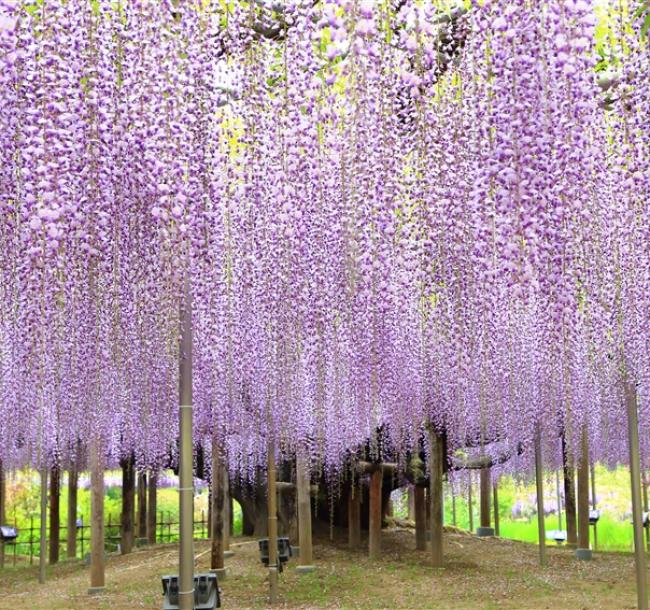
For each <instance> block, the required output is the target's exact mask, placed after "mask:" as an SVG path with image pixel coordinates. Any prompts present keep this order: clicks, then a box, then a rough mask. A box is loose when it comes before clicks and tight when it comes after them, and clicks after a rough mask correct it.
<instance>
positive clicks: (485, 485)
mask: <svg viewBox="0 0 650 610" xmlns="http://www.w3.org/2000/svg"><path fill="white" fill-rule="evenodd" d="M479 480H480V489H481V497H480V501H481V526H480V527H479V528H478V529H477V530H476V534H477V535H478V536H481V537H484V536H494V529H493V528H492V525H491V522H490V488H491V487H492V473H491V469H490V468H481V471H480V479H479Z"/></svg>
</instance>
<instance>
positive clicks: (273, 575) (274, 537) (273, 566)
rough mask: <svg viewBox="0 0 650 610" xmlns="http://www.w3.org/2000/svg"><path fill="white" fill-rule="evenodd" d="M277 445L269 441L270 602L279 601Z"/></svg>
mask: <svg viewBox="0 0 650 610" xmlns="http://www.w3.org/2000/svg"><path fill="white" fill-rule="evenodd" d="M276 476H277V475H276V469H275V443H274V441H273V440H272V439H269V443H268V451H267V492H268V496H267V502H268V513H269V515H268V528H269V601H270V602H271V603H272V604H275V603H276V602H277V600H278V496H277V490H276V485H275V484H276Z"/></svg>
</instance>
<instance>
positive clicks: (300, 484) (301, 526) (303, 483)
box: [296, 448, 313, 566]
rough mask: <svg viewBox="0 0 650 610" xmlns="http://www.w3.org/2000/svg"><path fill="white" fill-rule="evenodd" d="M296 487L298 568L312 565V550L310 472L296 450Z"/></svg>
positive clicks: (299, 451) (302, 455)
mask: <svg viewBox="0 0 650 610" xmlns="http://www.w3.org/2000/svg"><path fill="white" fill-rule="evenodd" d="M296 486H297V488H298V490H297V491H298V544H299V546H300V555H299V557H298V564H299V565H300V566H311V565H312V564H313V548H312V538H311V534H312V533H311V489H310V471H309V465H308V462H307V456H306V455H305V454H304V453H303V451H302V449H300V448H299V449H298V453H297V456H296Z"/></svg>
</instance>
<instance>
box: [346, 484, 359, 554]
mask: <svg viewBox="0 0 650 610" xmlns="http://www.w3.org/2000/svg"><path fill="white" fill-rule="evenodd" d="M348 546H349V547H350V548H351V549H358V548H359V547H360V546H361V489H360V488H359V487H355V486H354V485H353V486H352V488H351V489H350V495H349V496H348Z"/></svg>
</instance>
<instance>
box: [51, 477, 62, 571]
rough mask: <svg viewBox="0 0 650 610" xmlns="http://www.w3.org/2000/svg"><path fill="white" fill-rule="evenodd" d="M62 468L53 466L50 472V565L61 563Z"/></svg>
mask: <svg viewBox="0 0 650 610" xmlns="http://www.w3.org/2000/svg"><path fill="white" fill-rule="evenodd" d="M60 496H61V470H60V468H59V466H58V465H56V466H53V467H52V470H51V474H50V545H49V551H50V556H49V560H50V565H54V564H55V563H59V547H60V545H61V513H60V502H59V500H60Z"/></svg>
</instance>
